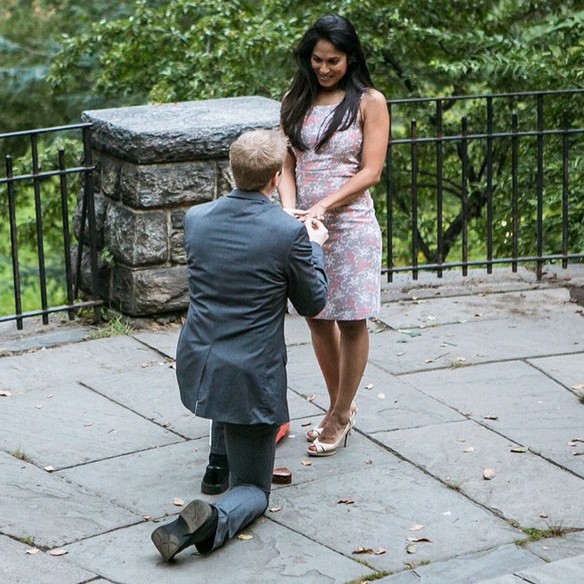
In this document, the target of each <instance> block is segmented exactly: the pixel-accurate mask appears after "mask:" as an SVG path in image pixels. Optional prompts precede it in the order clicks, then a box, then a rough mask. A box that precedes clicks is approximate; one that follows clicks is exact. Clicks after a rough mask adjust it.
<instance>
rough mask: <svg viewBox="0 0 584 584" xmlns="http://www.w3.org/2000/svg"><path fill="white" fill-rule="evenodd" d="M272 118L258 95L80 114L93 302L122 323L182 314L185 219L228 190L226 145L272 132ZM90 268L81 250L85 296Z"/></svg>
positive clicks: (275, 118)
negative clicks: (87, 131)
mask: <svg viewBox="0 0 584 584" xmlns="http://www.w3.org/2000/svg"><path fill="white" fill-rule="evenodd" d="M279 114H280V104H279V103H278V102H277V101H274V100H271V99H266V98H262V97H239V98H227V99H215V100H207V101H199V102H186V103H174V104H164V105H152V106H137V107H128V108H116V109H107V110H95V111H87V112H84V113H83V116H82V119H83V121H84V122H91V123H92V124H93V129H92V152H93V162H94V164H95V165H96V172H95V210H96V223H97V242H98V255H99V277H98V291H97V293H98V296H99V297H100V298H102V299H103V300H105V301H106V302H108V303H110V304H111V305H113V306H114V307H115V308H116V309H118V310H119V311H121V312H123V313H125V314H128V315H131V316H149V315H155V314H163V313H168V312H177V311H181V310H186V308H187V306H188V293H187V279H186V267H185V263H186V258H185V253H184V249H183V218H184V214H185V213H186V211H187V210H188V209H189V208H190V207H191V206H192V205H197V204H200V203H204V202H207V201H211V200H213V199H215V198H217V197H219V196H222V195H224V194H226V193H228V192H229V191H230V190H231V188H232V183H231V178H230V173H229V165H228V152H229V146H230V145H231V142H233V140H234V139H235V138H237V137H238V136H239V135H240V134H241V133H243V132H244V131H247V130H251V129H257V128H276V127H277V126H278V124H279ZM80 208H81V206H80V205H79V207H78V209H77V211H76V221H75V226H76V232H77V235H78V236H79V227H80ZM85 232H86V240H87V233H88V228H87V227H86V229H85ZM89 264H90V262H89V258H88V247H87V245H86V246H85V247H84V253H83V258H82V282H83V287H84V288H85V289H89V282H90V272H89Z"/></svg>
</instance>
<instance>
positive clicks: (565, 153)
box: [562, 110, 570, 269]
mask: <svg viewBox="0 0 584 584" xmlns="http://www.w3.org/2000/svg"><path fill="white" fill-rule="evenodd" d="M569 128H570V119H569V114H568V112H567V111H566V110H564V112H563V115H562V129H563V130H564V132H563V134H562V255H563V256H564V257H563V258H562V268H564V269H566V268H567V267H568V258H567V257H566V256H567V255H568V216H569V207H568V186H569V182H570V181H569V179H570V170H569V166H568V159H569V153H570V141H569V139H568V130H569Z"/></svg>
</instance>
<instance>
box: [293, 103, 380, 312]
mask: <svg viewBox="0 0 584 584" xmlns="http://www.w3.org/2000/svg"><path fill="white" fill-rule="evenodd" d="M335 107H336V106H335V105H322V106H313V107H312V109H310V110H309V111H308V113H307V115H306V118H305V120H304V123H303V127H302V139H303V141H304V143H305V144H306V145H307V146H308V150H306V151H304V152H302V151H299V150H295V151H294V154H295V156H296V206H297V208H299V209H308V208H310V207H311V206H312V205H314V204H316V203H317V202H318V201H320V200H321V199H322V198H323V197H325V196H326V195H328V194H330V193H333V192H335V191H336V190H337V189H339V188H340V187H341V186H342V185H343V184H344V183H345V182H346V181H347V180H349V178H351V177H352V176H353V175H354V174H356V173H357V172H358V171H359V169H360V163H361V160H360V159H361V148H362V143H363V133H362V130H361V125H360V124H359V121H358V120H356V121H355V123H354V124H353V125H352V126H351V127H349V128H348V129H347V130H344V131H342V132H335V134H334V135H333V136H332V137H331V139H330V140H329V142H328V143H327V144H326V145H325V146H324V147H322V148H321V149H320V151H319V152H315V151H314V147H315V146H316V144H317V143H318V138H319V135H320V134H321V132H322V131H324V129H325V128H326V126H327V124H328V122H329V119H330V116H331V115H332V113H333V110H334V108H335ZM324 224H325V226H326V227H327V229H328V230H329V238H328V239H327V241H326V242H325V244H324V246H323V251H324V257H325V270H326V273H327V276H328V280H329V289H328V296H327V303H326V306H325V308H324V309H323V310H322V312H320V313H319V314H318V315H317V316H316V317H315V318H320V319H324V320H362V319H366V318H369V317H370V316H374V315H376V314H377V313H378V312H379V308H380V296H381V231H380V229H379V224H378V223H377V220H376V218H375V211H374V208H373V201H372V199H371V196H370V195H369V191H365V192H363V193H362V194H361V195H359V196H358V197H357V198H356V199H353V200H352V201H351V202H350V203H348V204H346V205H343V206H342V207H337V208H335V209H331V210H330V211H328V212H327V213H326V214H325V217H324Z"/></svg>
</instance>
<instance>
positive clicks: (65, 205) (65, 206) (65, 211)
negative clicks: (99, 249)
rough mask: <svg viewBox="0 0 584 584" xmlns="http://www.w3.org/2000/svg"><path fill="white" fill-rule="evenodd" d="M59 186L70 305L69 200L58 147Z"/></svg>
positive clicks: (63, 162) (62, 153) (69, 311)
mask: <svg viewBox="0 0 584 584" xmlns="http://www.w3.org/2000/svg"><path fill="white" fill-rule="evenodd" d="M59 172H60V174H59V186H60V192H61V218H62V222H63V253H64V256H65V257H64V260H65V279H66V282H65V286H66V290H67V304H68V305H69V306H71V305H72V304H73V301H74V296H73V273H72V269H71V231H70V229H69V202H68V200H67V198H68V189H67V176H66V175H65V151H64V150H63V149H62V148H60V149H59ZM67 314H68V315H69V320H73V319H74V317H75V311H74V310H73V309H70V310H68V311H67Z"/></svg>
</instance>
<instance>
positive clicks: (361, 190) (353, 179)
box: [278, 15, 389, 456]
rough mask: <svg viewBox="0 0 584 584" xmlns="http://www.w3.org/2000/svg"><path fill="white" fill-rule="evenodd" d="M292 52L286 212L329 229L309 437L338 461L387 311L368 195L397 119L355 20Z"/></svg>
mask: <svg viewBox="0 0 584 584" xmlns="http://www.w3.org/2000/svg"><path fill="white" fill-rule="evenodd" d="M294 55H295V58H296V62H297V64H298V71H297V72H296V74H295V76H294V79H293V81H292V85H291V87H290V89H289V91H288V92H287V93H286V95H285V97H284V99H283V102H282V110H281V123H282V128H283V130H284V132H285V134H286V135H287V136H288V139H289V141H290V144H291V146H292V149H291V151H290V152H289V153H288V157H287V160H286V164H285V166H284V170H283V175H282V178H281V181H280V185H279V189H278V190H279V194H280V199H281V202H282V206H283V207H284V209H285V210H286V211H288V212H289V213H291V214H293V215H295V216H297V217H298V218H300V219H301V220H308V219H310V218H313V217H315V218H317V219H320V220H322V221H324V222H325V224H326V226H327V228H328V230H329V239H328V241H327V242H326V243H325V245H324V254H325V269H326V273H327V275H328V278H329V292H328V296H327V304H326V306H325V308H324V310H323V311H322V312H320V313H319V314H318V315H317V316H316V317H314V318H309V319H307V322H308V326H309V328H310V333H311V338H312V344H313V348H314V352H315V355H316V359H317V361H318V364H319V366H320V369H321V371H322V374H323V377H324V380H325V384H326V387H327V390H328V393H329V397H330V405H329V408H328V411H327V412H326V414H325V416H324V418H323V420H322V421H321V422H320V424H319V425H318V426H317V427H314V428H313V429H312V430H310V431H309V432H308V433H307V439H308V441H309V442H311V444H310V445H309V447H308V454H309V455H311V456H330V455H332V454H335V452H336V449H337V448H338V447H339V446H340V444H341V443H342V442H343V441H345V443H346V438H347V435H348V433H349V432H350V430H351V428H352V427H353V425H354V423H355V413H356V406H355V404H354V401H353V400H354V397H355V394H356V393H357V389H358V387H359V383H360V381H361V378H362V376H363V372H364V371H365V366H366V364H367V359H368V355H369V333H368V330H367V318H369V317H371V316H374V315H375V314H377V312H378V311H379V307H380V294H381V291H380V287H381V232H380V229H379V225H378V223H377V220H376V218H375V212H374V208H373V201H372V199H371V197H370V195H369V192H368V189H369V187H371V186H372V185H375V184H376V183H378V182H379V180H380V178H381V174H382V170H383V165H384V161H385V154H386V151H387V143H388V137H389V113H388V110H387V103H386V100H385V97H384V96H383V95H382V94H381V93H380V92H379V91H377V90H376V89H375V88H374V86H373V82H372V81H371V76H370V74H369V70H368V67H367V63H366V62H365V57H364V55H363V50H362V48H361V43H360V41H359V38H358V36H357V33H356V32H355V28H354V27H353V25H352V24H351V23H350V22H349V21H348V20H347V19H345V18H343V17H341V16H338V15H327V16H323V17H321V18H319V19H318V20H317V21H316V22H315V23H314V24H313V25H312V26H311V27H310V28H309V29H308V31H307V32H306V33H305V34H304V36H303V37H302V39H301V40H300V42H299V44H298V46H297V47H296V50H295V53H294Z"/></svg>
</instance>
